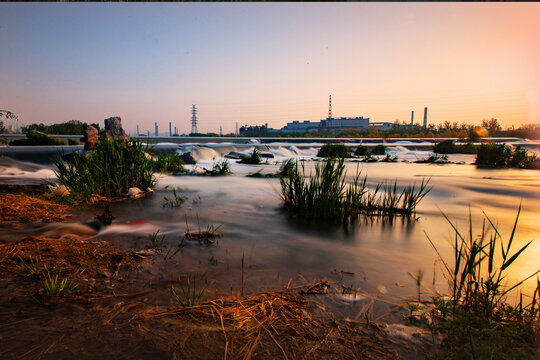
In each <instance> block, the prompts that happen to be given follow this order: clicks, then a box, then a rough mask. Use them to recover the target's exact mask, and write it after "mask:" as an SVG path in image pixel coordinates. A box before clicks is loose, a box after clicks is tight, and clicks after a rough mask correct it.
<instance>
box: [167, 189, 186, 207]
mask: <svg viewBox="0 0 540 360" xmlns="http://www.w3.org/2000/svg"><path fill="white" fill-rule="evenodd" d="M172 193H173V197H172V198H170V199H169V198H168V197H166V196H164V197H163V200H164V202H163V207H180V206H182V204H183V203H184V202H185V201H186V198H185V197H183V196H179V195H178V193H177V192H176V189H173V190H172Z"/></svg>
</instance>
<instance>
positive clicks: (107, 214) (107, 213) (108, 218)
mask: <svg viewBox="0 0 540 360" xmlns="http://www.w3.org/2000/svg"><path fill="white" fill-rule="evenodd" d="M95 218H96V219H97V220H99V221H101V222H102V223H103V224H105V225H111V224H112V221H113V220H114V216H113V214H112V212H111V209H110V206H109V204H108V203H107V205H106V206H105V210H104V211H103V214H101V215H97V216H96V217H95Z"/></svg>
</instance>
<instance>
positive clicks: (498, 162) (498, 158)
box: [475, 143, 540, 169]
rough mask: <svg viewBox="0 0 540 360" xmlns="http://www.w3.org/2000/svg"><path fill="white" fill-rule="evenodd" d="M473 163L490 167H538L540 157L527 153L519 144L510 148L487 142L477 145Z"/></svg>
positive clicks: (539, 166)
mask: <svg viewBox="0 0 540 360" xmlns="http://www.w3.org/2000/svg"><path fill="white" fill-rule="evenodd" d="M475 164H476V165H482V166H490V167H515V168H520V169H538V168H540V159H538V156H537V155H536V154H532V155H529V153H528V152H527V150H525V149H523V148H521V146H518V147H516V149H515V150H512V148H511V147H510V146H508V145H506V144H495V143H488V144H482V145H480V147H478V155H477V156H476V161H475Z"/></svg>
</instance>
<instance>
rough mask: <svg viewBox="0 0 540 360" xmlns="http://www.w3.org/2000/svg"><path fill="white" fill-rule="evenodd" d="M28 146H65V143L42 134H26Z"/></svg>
mask: <svg viewBox="0 0 540 360" xmlns="http://www.w3.org/2000/svg"><path fill="white" fill-rule="evenodd" d="M26 145H31V146H36V145H65V144H64V142H63V141H61V140H58V139H55V138H53V137H51V136H49V135H47V134H43V133H40V132H30V133H28V134H26Z"/></svg>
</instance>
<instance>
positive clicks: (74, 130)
mask: <svg viewBox="0 0 540 360" xmlns="http://www.w3.org/2000/svg"><path fill="white" fill-rule="evenodd" d="M2 125H3V124H2V122H1V121H0V133H1V132H7V131H6V130H7V129H5V128H4V127H3V126H2ZM83 125H84V123H83V122H81V121H79V120H69V121H67V122H64V123H58V124H53V125H44V124H41V123H40V124H30V125H28V126H23V127H21V130H22V132H23V133H25V134H26V133H28V132H29V131H31V130H38V131H41V132H43V133H45V134H54V135H82V134H83ZM90 125H92V126H94V127H95V128H96V129H98V130H99V129H100V127H99V124H97V123H94V124H90ZM240 130H241V131H240V136H245V137H284V138H288V137H307V138H309V137H343V138H357V137H358V138H362V137H363V138H458V139H463V140H466V141H476V140H478V139H479V138H481V137H517V138H527V139H534V140H538V139H540V124H528V125H522V126H521V127H519V128H514V127H511V128H508V129H506V130H503V129H502V127H501V125H500V124H499V122H498V120H497V119H490V120H484V121H482V125H481V126H475V125H470V124H464V123H462V124H458V123H457V122H454V123H451V122H449V121H445V122H444V123H442V124H439V125H433V124H430V125H428V127H427V128H424V127H423V126H420V125H418V124H417V125H412V126H411V125H406V124H403V123H401V124H400V123H398V122H396V123H394V124H393V126H392V128H390V129H387V130H381V129H376V128H367V129H345V130H343V131H341V132H340V133H339V134H329V133H323V132H307V133H284V132H278V133H275V132H270V131H268V127H267V125H263V126H245V127H244V126H243V127H242V128H240ZM189 135H190V136H210V137H217V136H219V135H218V134H217V133H212V132H210V133H206V134H203V133H192V134H189ZM224 136H238V135H235V134H226V135H224Z"/></svg>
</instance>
